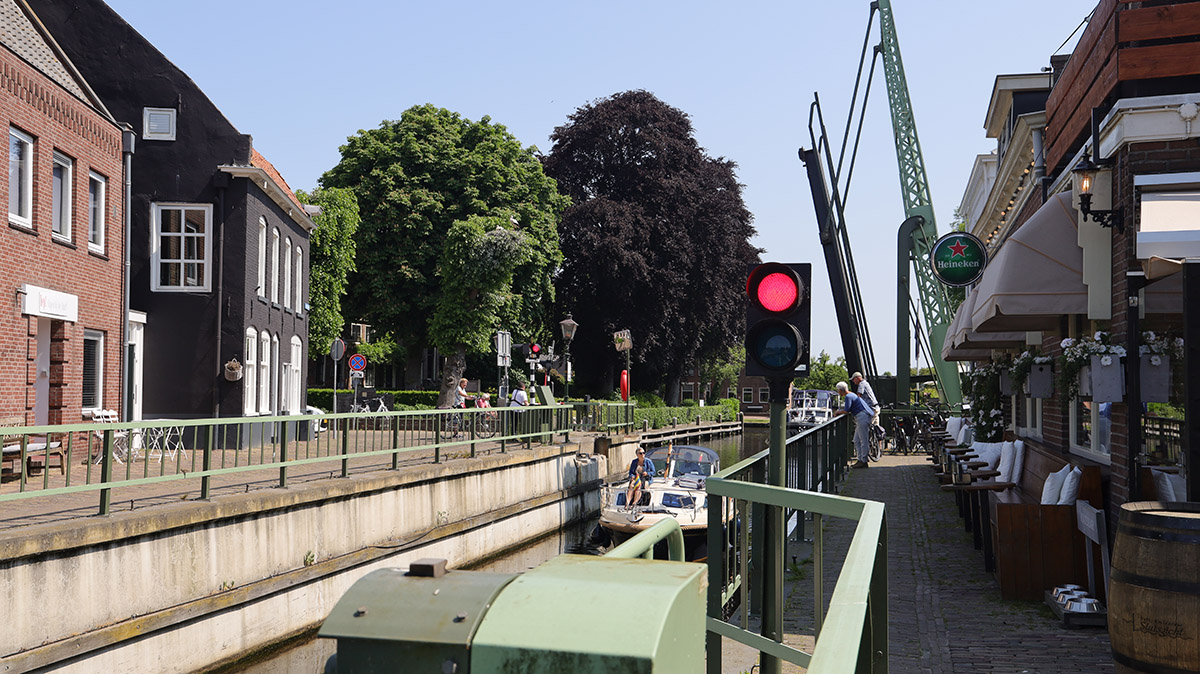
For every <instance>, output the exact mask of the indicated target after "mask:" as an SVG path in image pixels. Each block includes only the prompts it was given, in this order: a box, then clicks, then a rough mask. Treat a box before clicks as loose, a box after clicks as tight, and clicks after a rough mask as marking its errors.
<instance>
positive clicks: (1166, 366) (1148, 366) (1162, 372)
mask: <svg viewBox="0 0 1200 674" xmlns="http://www.w3.org/2000/svg"><path fill="white" fill-rule="evenodd" d="M1156 361H1157V364H1156ZM1141 382H1142V402H1144V403H1165V402H1167V400H1168V399H1169V398H1170V395H1171V357H1170V356H1167V355H1162V354H1147V355H1144V356H1142V376H1141Z"/></svg>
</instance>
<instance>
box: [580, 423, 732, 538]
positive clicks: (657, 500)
mask: <svg viewBox="0 0 1200 674" xmlns="http://www.w3.org/2000/svg"><path fill="white" fill-rule="evenodd" d="M646 458H647V459H650V461H652V462H653V463H654V469H655V476H654V480H653V481H652V482H651V483H650V485H649V486H648V487H645V488H643V489H642V496H641V499H640V503H638V504H635V505H634V507H633V508H629V507H627V506H626V503H625V499H626V498H627V496H628V491H629V479H628V478H622V479H621V480H620V481H618V482H610V483H608V484H606V485H604V487H603V489H602V504H601V507H600V527H601V529H600V531H599V533H600V534H601V537H602V538H603V537H604V536H603V534H607V537H610V538H611V539H612V541H613V542H615V543H617V544H620V543H623V542H624V541H626V540H628V539H629V538H631V537H632V536H633V535H634V534H637V533H638V532H640V531H644V530H645V529H648V528H650V527H651V526H653V525H654V524H655V523H656V522H658V521H660V520H663V519H666V518H668V517H672V518H674V519H675V520H676V521H677V522H679V526H680V528H682V529H683V539H684V551H685V554H686V556H687V559H688V560H690V561H702V560H703V559H705V558H707V556H708V538H707V537H708V495H707V493H706V492H705V490H704V482H705V480H707V479H708V477H709V476H711V475H715V474H716V473H717V472H718V471H720V469H721V468H720V461H721V459H720V457H719V456H718V455H717V453H716V452H715V451H714V450H712V449H709V448H708V447H701V446H698V445H673V446H672V445H668V446H666V447H656V448H654V449H649V450H646ZM625 468H628V466H625ZM602 542H603V541H602Z"/></svg>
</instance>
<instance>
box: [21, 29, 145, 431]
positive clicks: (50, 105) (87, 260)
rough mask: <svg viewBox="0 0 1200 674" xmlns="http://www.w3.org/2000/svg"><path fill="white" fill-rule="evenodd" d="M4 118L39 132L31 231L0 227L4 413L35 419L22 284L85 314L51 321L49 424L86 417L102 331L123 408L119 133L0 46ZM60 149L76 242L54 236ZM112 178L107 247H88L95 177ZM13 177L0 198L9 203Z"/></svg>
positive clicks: (112, 386)
mask: <svg viewBox="0 0 1200 674" xmlns="http://www.w3.org/2000/svg"><path fill="white" fill-rule="evenodd" d="M0 116H2V117H3V119H4V120H5V125H6V126H9V125H11V126H15V127H17V128H19V129H20V130H21V131H24V132H25V133H26V134H28V135H30V136H32V137H33V138H34V162H33V204H32V205H33V227H32V229H28V228H25V227H22V226H18V225H14V224H10V225H9V226H8V227H6V228H4V229H2V230H0V259H3V260H4V264H2V265H0V293H3V295H4V296H5V297H8V298H9V300H8V306H7V309H6V310H4V311H0V358H3V361H4V363H5V367H4V368H3V369H0V415H2V416H5V417H8V416H21V417H23V419H24V423H27V424H32V423H34V415H33V410H34V404H35V400H34V397H35V396H34V382H35V380H36V378H37V375H38V372H37V368H36V367H35V358H36V354H37V337H36V334H37V322H38V321H37V319H36V318H34V317H31V316H26V315H23V314H22V309H21V303H22V302H23V300H24V296H23V295H21V294H19V290H20V288H21V286H22V284H32V285H35V286H39V287H42V288H48V289H50V290H55V291H59V292H63V293H68V294H70V295H75V296H76V297H78V302H79V320H78V321H77V322H74V323H67V322H64V321H53V322H52V324H51V325H52V329H51V347H50V367H49V372H48V376H49V379H50V382H49V415H48V419H47V421H48V422H49V423H52V424H57V423H79V422H80V421H82V420H83V416H82V409H81V408H82V381H83V336H84V330H86V329H91V330H97V331H100V332H103V333H104V342H103V344H104V356H103V374H102V376H103V379H102V382H103V386H102V400H101V401H100V402H101V405H102V406H103V407H105V408H113V409H119V408H120V406H121V390H120V382H121V377H120V362H121V341H122V333H121V327H122V326H121V316H120V313H121V310H120V307H121V261H122V256H123V252H124V246H125V241H124V231H123V228H122V223H123V218H124V215H123V214H124V211H123V205H122V200H121V184H122V180H123V171H122V162H121V133H120V130H119V129H118V128H117V127H116V125H114V124H113V123H112V122H111V121H110V120H108V119H106V118H105V117H104V116H103V115H101V114H100V113H98V112H97V111H96V110H95V109H93V108H92V107H91V106H90V105H88V104H85V103H84V102H82V101H80V100H79V99H78V98H76V97H75V96H73V95H72V94H70V93H69V92H67V91H66V90H64V89H63V88H62V87H61V86H59V85H58V84H56V83H55V82H53V81H52V80H50V79H49V78H47V77H45V76H44V75H42V73H40V72H39V71H37V70H35V69H34V68H32V67H30V66H29V65H28V64H26V63H25V62H24V61H22V60H21V59H19V58H17V57H16V56H15V55H14V54H12V53H11V52H10V51H8V50H7V49H6V48H4V47H0ZM55 150H58V151H59V152H61V153H62V154H65V155H68V156H70V157H71V158H72V159H73V160H74V162H73V166H72V182H73V184H72V186H71V196H72V198H71V203H72V209H71V210H72V213H71V216H72V217H71V219H72V228H71V237H70V241H69V242H64V241H59V240H55V239H52V237H51V235H50V227H51V224H50V213H51V175H50V171H51V167H52V156H53V153H54V151H55ZM89 171H95V172H96V173H99V174H101V175H102V176H104V177H105V178H107V181H108V182H107V190H106V199H105V201H106V204H105V205H106V209H105V246H104V250H103V252H99V253H98V252H92V251H90V250H89V248H88V229H87V227H88V203H89V199H88V173H89ZM8 187H9V183H8V180H7V179H6V180H3V181H2V182H0V201H3V202H4V203H8Z"/></svg>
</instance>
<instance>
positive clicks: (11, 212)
mask: <svg viewBox="0 0 1200 674" xmlns="http://www.w3.org/2000/svg"><path fill="white" fill-rule="evenodd" d="M8 221H9V222H11V223H13V224H16V225H21V226H22V227H33V138H32V137H30V136H28V135H26V134H24V133H21V132H20V131H17V130H16V129H14V128H12V127H9V129H8Z"/></svg>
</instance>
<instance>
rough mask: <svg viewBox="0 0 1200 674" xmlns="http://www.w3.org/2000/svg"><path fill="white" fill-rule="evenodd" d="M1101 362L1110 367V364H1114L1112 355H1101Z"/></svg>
mask: <svg viewBox="0 0 1200 674" xmlns="http://www.w3.org/2000/svg"><path fill="white" fill-rule="evenodd" d="M1100 364H1101V365H1103V366H1104V367H1108V366H1109V365H1112V356H1101V357H1100Z"/></svg>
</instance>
